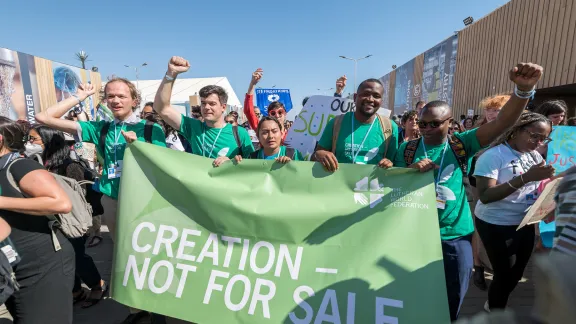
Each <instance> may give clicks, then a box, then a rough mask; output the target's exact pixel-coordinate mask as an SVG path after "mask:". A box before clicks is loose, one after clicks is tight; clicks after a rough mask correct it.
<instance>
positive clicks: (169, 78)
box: [164, 73, 176, 81]
mask: <svg viewBox="0 0 576 324" xmlns="http://www.w3.org/2000/svg"><path fill="white" fill-rule="evenodd" d="M164 79H166V81H174V80H175V79H176V78H173V77H171V76H169V75H168V73H166V74H165V75H164Z"/></svg>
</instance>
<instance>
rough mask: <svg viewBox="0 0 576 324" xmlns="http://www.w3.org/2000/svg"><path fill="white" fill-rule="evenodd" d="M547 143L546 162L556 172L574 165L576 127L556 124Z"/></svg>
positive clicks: (575, 160)
mask: <svg viewBox="0 0 576 324" xmlns="http://www.w3.org/2000/svg"><path fill="white" fill-rule="evenodd" d="M550 137H551V138H552V142H550V143H549V144H548V164H550V165H551V166H553V167H554V168H555V169H556V174H558V173H561V172H564V171H566V170H568V169H569V168H571V167H573V166H575V165H576V158H575V157H574V156H575V155H576V127H573V126H556V127H554V130H553V131H552V134H551V135H550Z"/></svg>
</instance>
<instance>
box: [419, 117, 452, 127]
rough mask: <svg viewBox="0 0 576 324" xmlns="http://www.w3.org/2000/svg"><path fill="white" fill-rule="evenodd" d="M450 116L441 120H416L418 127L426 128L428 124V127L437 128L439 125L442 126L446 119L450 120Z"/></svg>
mask: <svg viewBox="0 0 576 324" xmlns="http://www.w3.org/2000/svg"><path fill="white" fill-rule="evenodd" d="M451 118H452V117H448V118H446V119H444V120H442V121H437V120H433V121H431V122H425V121H423V120H419V121H418V127H420V128H426V127H428V125H430V127H432V128H438V127H440V126H442V124H444V123H445V122H447V121H448V120H450V119H451Z"/></svg>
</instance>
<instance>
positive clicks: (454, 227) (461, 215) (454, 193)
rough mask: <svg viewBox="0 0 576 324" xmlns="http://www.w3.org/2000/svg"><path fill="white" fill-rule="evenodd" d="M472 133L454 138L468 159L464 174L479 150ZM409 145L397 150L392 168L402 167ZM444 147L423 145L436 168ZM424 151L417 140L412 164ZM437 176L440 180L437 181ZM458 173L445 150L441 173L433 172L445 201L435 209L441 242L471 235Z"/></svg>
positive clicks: (472, 229) (423, 155)
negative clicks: (460, 144) (461, 145)
mask: <svg viewBox="0 0 576 324" xmlns="http://www.w3.org/2000/svg"><path fill="white" fill-rule="evenodd" d="M476 130H477V129H473V130H470V131H467V132H463V133H456V134H454V136H456V137H458V138H459V139H460V140H461V141H462V143H463V144H464V148H465V149H466V156H467V158H468V170H470V167H471V164H472V159H473V158H474V155H476V153H478V151H480V150H481V149H482V147H481V146H480V143H478V138H477V137H476ZM408 143H409V142H405V143H402V145H400V148H399V149H398V153H397V155H396V160H395V161H394V166H397V167H406V166H407V165H406V161H405V160H404V151H405V150H406V145H408ZM444 145H445V144H440V145H434V146H433V145H426V154H428V158H429V159H430V160H432V161H433V162H434V163H435V164H436V165H438V166H439V165H440V163H441V162H442V152H443V151H444ZM425 158H426V157H425V154H424V148H423V146H422V139H420V141H419V144H418V148H417V149H416V153H415V155H414V162H413V163H416V162H418V161H420V160H423V159H425ZM438 172H440V178H438ZM462 176H463V175H462V170H461V169H460V167H459V165H458V160H457V159H456V155H454V152H453V151H452V149H451V148H450V145H448V147H447V148H446V155H445V156H444V163H443V165H442V170H438V169H437V170H434V179H435V181H436V180H437V179H438V190H439V191H441V193H442V195H443V196H444V197H445V199H446V206H445V207H446V208H444V209H438V219H439V222H440V235H441V237H442V239H443V240H451V239H455V238H458V237H462V236H465V235H468V234H471V233H472V232H474V221H473V219H472V213H471V212H470V205H469V204H468V199H467V197H466V190H465V188H464V183H463V182H462Z"/></svg>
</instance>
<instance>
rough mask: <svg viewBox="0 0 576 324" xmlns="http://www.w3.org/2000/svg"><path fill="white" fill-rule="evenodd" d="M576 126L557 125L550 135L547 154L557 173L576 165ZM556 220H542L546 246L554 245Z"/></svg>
mask: <svg viewBox="0 0 576 324" xmlns="http://www.w3.org/2000/svg"><path fill="white" fill-rule="evenodd" d="M575 136H576V127H574V126H556V127H554V130H553V131H552V134H551V135H550V137H551V138H552V142H550V144H548V154H547V155H546V158H547V161H546V163H548V164H549V165H552V166H553V167H554V168H555V169H556V174H558V173H561V172H564V171H566V170H568V169H570V168H571V167H573V166H575V165H576V158H575V157H574V156H575V155H576V137H575ZM555 231H556V222H550V223H549V224H545V223H544V222H540V236H541V238H542V244H543V245H544V247H547V248H551V247H552V245H553V238H554V232H555Z"/></svg>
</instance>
